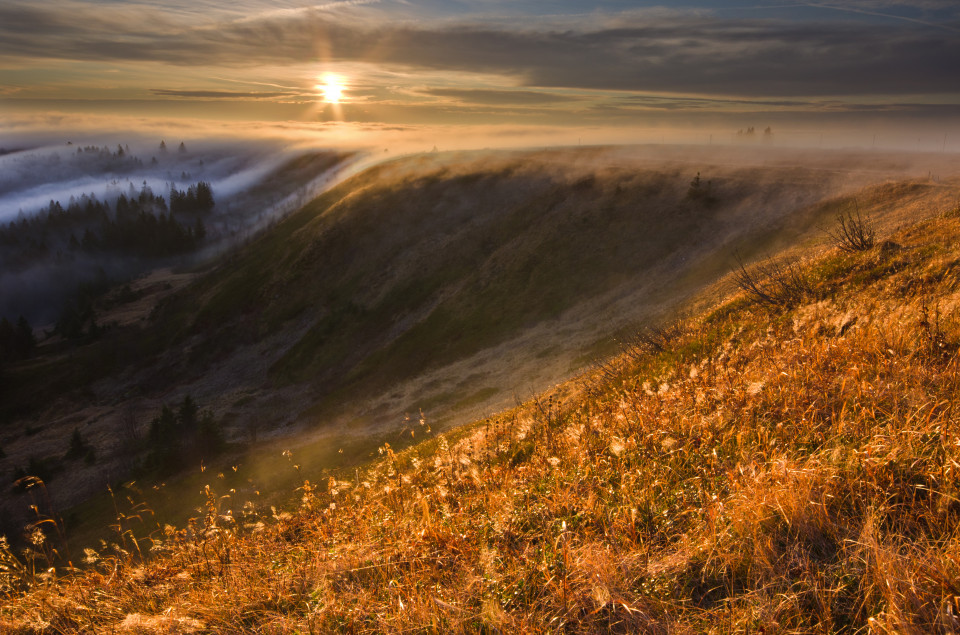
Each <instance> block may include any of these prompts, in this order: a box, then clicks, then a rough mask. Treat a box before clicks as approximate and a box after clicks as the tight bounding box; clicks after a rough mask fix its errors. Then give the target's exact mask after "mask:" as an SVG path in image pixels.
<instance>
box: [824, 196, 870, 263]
mask: <svg viewBox="0 0 960 635" xmlns="http://www.w3.org/2000/svg"><path fill="white" fill-rule="evenodd" d="M830 237H831V238H833V241H834V243H835V244H836V245H837V247H839V248H840V249H841V250H842V251H847V252H850V253H853V252H857V251H868V250H870V249H872V248H873V245H874V244H875V243H876V238H877V236H876V231H875V230H874V228H873V226H872V225H871V224H870V222H869V221H868V220H867V219H865V218H864V217H863V216H861V215H860V206H859V205H857V203H856V202H854V205H853V211H850V210H847V211H846V212H843V211H839V212H837V222H836V225H835V226H834V229H833V231H831V232H830Z"/></svg>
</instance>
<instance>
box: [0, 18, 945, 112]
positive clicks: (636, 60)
mask: <svg viewBox="0 0 960 635" xmlns="http://www.w3.org/2000/svg"><path fill="white" fill-rule="evenodd" d="M111 6H113V5H111ZM64 7H69V11H66V10H65V9H64ZM350 10H352V11H370V13H369V14H365V15H366V19H357V20H353V19H351V20H350V21H346V20H341V19H339V18H338V17H337V16H336V15H334V14H331V13H330V12H329V11H324V10H318V9H303V10H296V11H284V12H282V13H281V14H266V15H255V16H252V17H249V18H245V19H243V20H234V21H231V20H225V21H221V22H214V23H203V22H201V23H200V26H194V25H192V24H188V23H186V22H183V23H174V22H173V21H172V19H171V18H170V17H169V16H165V17H163V18H162V19H159V20H158V21H157V22H156V26H155V27H154V26H153V24H154V23H153V22H150V21H147V20H145V19H144V15H145V14H143V13H142V11H141V12H140V13H138V12H137V11H135V10H133V9H127V10H123V11H118V12H113V10H112V9H111V12H105V11H103V9H102V7H96V8H95V9H94V8H93V7H91V5H89V4H70V5H64V4H58V3H54V4H52V5H47V4H45V5H44V6H42V7H37V6H35V5H34V4H27V3H24V2H20V1H16V0H14V1H13V2H5V3H3V5H2V6H0V56H9V57H10V58H11V59H24V58H28V59H29V58H32V59H51V58H52V59H73V60H87V61H109V62H114V63H123V62H127V63H129V62H131V61H133V62H137V61H142V62H147V61H149V62H160V63H165V64H170V65H181V66H188V65H189V66H193V67H196V66H207V67H215V66H219V67H232V68H250V67H256V66H258V65H259V66H270V65H273V66H276V65H280V66H283V65H302V64H308V63H317V62H318V60H319V61H321V62H367V63H371V64H374V65H377V66H380V67H383V68H396V69H407V70H414V71H416V70H440V71H455V72H465V73H484V74H495V75H498V76H502V77H505V78H509V79H510V80H511V81H513V82H515V83H518V84H519V85H521V86H524V87H526V88H528V89H531V88H538V89H540V88H552V89H580V90H618V91H619V90H622V91H643V92H645V93H657V92H660V93H685V94H696V95H715V96H740V97H776V98H792V97H810V96H841V95H857V94H873V95H909V94H948V93H952V92H955V91H956V90H957V88H956V87H957V86H960V66H958V65H957V64H956V60H957V59H960V37H958V35H957V33H955V32H952V31H949V30H945V29H944V28H933V27H929V26H925V25H922V24H917V23H916V22H915V21H914V22H904V21H901V20H889V21H883V20H880V19H879V18H870V19H867V18H864V19H863V20H859V19H847V20H843V21H834V22H825V21H819V22H802V21H795V20H794V21H790V20H785V19H767V20H736V21H734V20H724V19H720V18H717V17H714V16H709V15H701V14H688V15H674V14H665V15H663V16H658V15H655V14H652V15H644V16H642V17H636V16H630V15H629V14H623V16H622V17H621V18H620V19H618V20H606V21H605V22H602V23H598V22H596V21H587V22H586V23H585V24H586V25H587V26H585V27H583V28H580V29H576V28H570V27H568V26H566V24H565V25H564V28H552V27H551V26H550V25H549V23H548V24H547V25H546V26H543V27H539V28H527V29H521V28H516V27H514V28H510V27H506V26H503V25H501V24H493V23H485V22H483V21H482V20H480V19H473V21H472V22H471V23H462V24H452V23H451V22H450V21H448V20H444V21H439V22H430V21H421V22H412V23H411V22H391V21H387V20H381V21H378V20H377V19H376V14H375V13H373V12H372V11H373V10H371V9H365V8H363V7H360V8H351V9H350ZM868 17H869V16H868ZM148 24H149V25H151V26H150V28H148V26H147V25H148ZM940 24H941V26H942V27H947V28H948V29H954V28H956V27H957V24H956V22H952V23H947V22H941V23H940ZM435 90H440V89H435ZM185 92H191V91H172V92H170V93H169V96H181V97H185V96H188V95H186V94H183V93H185ZM196 92H201V91H196ZM204 92H205V91H204ZM209 92H210V93H211V94H209V95H207V97H210V98H220V96H219V95H214V94H213V93H217V92H219V91H209ZM510 92H511V91H502V92H501V91H489V92H486V93H484V92H473V93H467V92H463V91H461V92H460V93H459V94H454V93H447V94H445V95H444V94H440V93H434V94H436V95H437V96H446V97H452V98H456V99H460V100H463V101H472V102H473V103H485V104H492V103H527V104H534V103H540V104H544V103H549V102H550V101H553V100H556V99H562V98H559V97H550V96H545V97H536V96H534V94H535V93H534V92H533V91H526V92H523V91H521V92H518V93H516V94H514V95H513V96H512V97H510V95H509V94H508V93H510ZM198 96H199V95H198ZM251 97H252V94H251V95H248V97H247V98H251ZM511 98H512V99H514V100H518V101H512V102H508V99H511ZM537 100H540V101H537Z"/></svg>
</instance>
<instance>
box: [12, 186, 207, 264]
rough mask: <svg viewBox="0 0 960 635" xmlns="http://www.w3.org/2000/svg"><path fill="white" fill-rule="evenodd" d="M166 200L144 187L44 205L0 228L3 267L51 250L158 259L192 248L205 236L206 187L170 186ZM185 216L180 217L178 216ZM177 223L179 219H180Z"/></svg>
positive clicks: (42, 254)
mask: <svg viewBox="0 0 960 635" xmlns="http://www.w3.org/2000/svg"><path fill="white" fill-rule="evenodd" d="M168 196H169V200H170V202H169V205H168V203H167V200H166V199H165V198H164V197H163V196H161V195H157V194H154V193H153V191H152V190H151V188H150V187H149V186H148V185H147V184H146V183H144V184H143V187H142V188H141V190H140V191H139V193H138V192H136V191H135V190H133V186H132V184H131V189H130V192H129V193H128V194H124V193H121V194H120V195H119V196H117V198H116V200H115V201H114V203H113V206H112V208H111V205H110V203H109V202H107V201H101V200H99V199H97V197H96V196H94V195H86V194H84V195H82V196H81V197H80V198H79V199H77V198H74V197H71V198H70V201H69V202H68V205H67V207H66V208H64V206H63V205H62V204H61V203H60V201H54V200H51V201H50V203H49V204H48V205H47V206H46V207H45V208H43V209H41V210H40V211H39V213H37V214H36V215H34V216H31V217H27V216H26V215H23V214H21V215H20V216H19V217H18V218H17V219H16V220H14V221H10V222H9V223H8V224H7V225H6V226H3V225H0V248H3V252H4V253H3V258H2V260H3V261H4V264H6V265H7V266H11V267H16V266H17V265H26V264H29V263H30V262H32V261H35V260H37V259H38V258H41V257H44V256H49V255H50V254H51V253H53V252H57V251H59V252H61V253H62V252H63V251H64V250H66V251H67V252H71V251H86V252H109V253H118V254H125V255H135V256H148V257H162V256H171V255H176V254H180V253H185V252H189V251H192V250H193V249H196V248H197V246H199V245H200V244H201V243H202V242H203V241H204V239H205V238H206V236H207V229H206V226H205V224H204V222H203V218H202V217H203V216H204V215H205V214H207V213H209V212H210V211H211V210H212V209H213V208H214V206H215V204H216V202H215V200H214V196H213V189H212V188H211V186H210V184H209V183H207V182H204V181H199V182H197V183H195V184H193V185H190V186H189V187H187V189H186V190H183V189H177V188H176V187H175V186H171V188H170V192H169V195H168ZM184 217H186V218H184ZM181 219H183V220H181Z"/></svg>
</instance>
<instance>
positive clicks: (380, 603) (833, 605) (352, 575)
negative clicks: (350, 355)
mask: <svg viewBox="0 0 960 635" xmlns="http://www.w3.org/2000/svg"><path fill="white" fill-rule="evenodd" d="M954 192H955V191H954ZM915 193H916V186H914V185H907V186H897V187H893V188H888V189H887V190H886V194H885V196H884V204H885V205H887V206H889V207H890V208H891V214H892V215H893V216H894V217H898V218H899V219H900V220H901V221H903V219H904V217H905V216H910V215H913V216H915V217H916V216H923V215H924V213H923V212H922V211H921V212H918V211H916V210H915V211H913V212H910V211H909V210H910V205H911V200H912V199H911V196H913V195H914V194H915ZM954 195H955V194H954ZM941 211H942V212H943V213H942V214H941V215H939V216H936V217H933V218H927V219H926V220H919V221H917V220H915V221H913V222H910V223H904V224H903V225H902V226H901V227H899V228H898V229H896V230H893V229H884V228H883V227H882V226H880V231H879V236H878V240H877V242H876V244H875V245H873V246H872V247H870V248H869V249H866V250H864V251H854V252H846V251H841V250H839V249H837V248H836V247H833V246H829V245H828V246H821V247H819V248H815V247H813V246H809V247H806V248H803V249H800V250H798V251H795V253H798V254H800V255H802V256H804V260H803V262H802V263H801V264H799V265H796V266H793V267H786V266H782V267H773V266H770V265H769V264H768V265H766V266H764V267H763V268H761V269H758V268H753V267H748V268H747V269H746V270H745V271H744V272H743V274H744V275H745V276H746V279H745V281H746V282H752V283H754V292H753V293H751V292H748V291H744V290H742V288H743V287H746V286H749V285H747V284H742V285H740V286H741V290H740V291H736V292H733V293H730V294H728V295H725V296H723V297H722V299H721V301H720V302H719V303H713V304H712V306H710V308H709V309H707V310H705V311H703V312H702V313H699V314H696V315H692V316H691V317H688V318H686V319H684V320H681V321H678V322H676V323H672V324H671V325H668V326H665V327H664V328H661V329H656V330H650V331H645V332H644V334H643V335H642V336H641V337H638V338H636V339H635V340H634V341H633V342H632V345H630V346H629V347H628V348H627V349H626V350H625V351H624V352H623V353H622V354H620V355H619V356H616V357H613V358H611V359H609V360H608V361H607V362H605V363H604V364H602V365H599V366H598V367H596V368H595V369H594V370H593V371H591V372H588V373H585V374H583V375H581V376H579V377H578V378H576V379H574V380H571V381H569V382H566V383H563V384H561V385H559V386H557V387H555V388H554V389H551V390H549V391H547V392H545V393H542V394H540V395H538V396H537V397H536V398H534V399H532V400H530V401H528V402H526V403H524V404H521V405H518V406H517V407H515V408H513V409H512V410H508V411H505V412H503V413H501V414H499V415H497V416H495V417H490V418H487V419H482V420H479V421H477V422H475V423H474V424H472V425H470V426H467V427H464V428H460V429H458V430H456V431H453V432H451V433H449V434H447V435H439V436H438V435H436V433H434V432H431V431H430V427H431V421H430V419H429V417H427V418H426V419H425V420H421V421H420V422H419V425H418V424H417V423H416V422H414V423H413V428H414V433H415V435H416V438H418V439H419V438H423V437H424V436H426V437H427V440H426V441H425V442H423V443H421V444H419V445H416V446H413V447H411V448H409V449H407V450H404V451H395V450H394V449H393V448H391V447H390V446H389V445H384V446H381V448H380V455H381V458H380V459H379V460H378V461H376V462H374V463H372V464H370V465H369V466H365V467H363V468H362V469H361V468H357V469H350V470H343V471H340V472H331V473H328V474H327V475H325V477H324V478H323V479H322V480H321V481H320V482H316V480H315V479H312V480H310V479H308V480H303V481H302V482H301V483H300V486H299V487H298V488H297V491H296V497H297V500H296V502H295V504H294V505H293V506H291V507H290V508H289V509H285V510H284V509H280V510H277V509H275V508H269V507H266V506H258V505H257V504H255V503H252V504H249V505H245V506H243V507H242V508H241V507H239V506H238V505H237V504H236V501H237V500H238V498H237V497H238V496H239V494H238V493H237V492H234V491H233V490H230V489H229V487H230V486H229V485H228V484H227V477H223V476H222V475H215V474H212V473H210V474H209V478H208V480H207V482H208V483H209V486H208V488H207V489H206V493H207V499H206V505H205V507H204V508H202V509H200V510H199V511H200V513H199V514H198V515H197V516H196V518H195V519H194V520H192V521H191V522H190V523H189V524H187V525H186V526H185V527H183V528H179V529H177V528H174V527H169V526H168V527H156V528H155V529H154V530H152V531H151V522H153V521H151V520H150V515H149V513H148V511H147V510H145V509H143V507H142V506H140V507H134V508H133V509H127V508H126V507H125V506H124V505H121V507H120V508H119V511H118V516H117V520H116V537H115V540H114V541H113V542H112V543H110V544H105V545H104V546H103V547H102V548H100V549H97V550H96V551H93V550H88V551H87V552H86V554H85V560H86V562H87V568H86V570H84V571H82V572H77V573H69V572H66V573H55V572H53V571H48V570H47V568H48V566H49V565H50V564H52V563H55V562H57V560H56V556H55V555H54V550H62V547H61V545H60V543H58V541H57V538H56V532H55V531H52V528H53V526H54V523H53V522H44V523H41V524H40V525H39V526H38V531H42V530H47V531H46V534H43V533H35V544H34V547H33V548H32V549H31V550H29V551H28V553H27V554H26V555H21V554H14V553H11V552H9V551H6V552H4V555H3V557H2V560H0V567H2V568H0V576H2V577H0V581H2V584H3V587H2V588H3V593H4V594H5V599H4V600H3V604H2V605H0V627H2V629H4V630H5V632H11V633H55V632H105V631H111V630H112V631H115V632H130V633H163V632H180V633H190V632H194V633H205V632H235V631H248V632H264V633H267V632H269V633H294V632H329V631H336V630H343V631H349V632H402V631H413V632H542V631H566V632H598V631H613V632H651V633H666V632H675V631H680V632H704V631H707V630H713V631H714V632H744V631H762V632H828V631H849V632H855V631H867V630H869V631H870V632H891V633H893V632H917V633H919V632H952V631H956V630H957V629H958V628H960V618H958V616H957V615H958V611H960V606H958V605H957V597H958V596H960V586H958V584H957V580H960V541H958V539H957V536H958V535H960V503H958V500H960V490H958V487H957V482H958V481H957V479H956V475H955V474H954V470H955V468H957V467H958V466H960V437H958V429H957V424H956V422H957V412H956V408H955V405H954V404H955V403H956V402H957V395H958V390H960V356H958V351H960V313H958V301H960V279H958V265H960V247H958V245H960V209H955V204H954V205H950V206H949V207H945V208H943V209H942V210H941ZM866 218H867V222H868V223H875V222H876V220H877V219H876V217H873V216H870V215H867V216H866ZM306 226H307V225H306V224H304V225H301V227H306ZM292 233H293V232H292V231H291V234H292ZM764 272H766V273H764ZM770 272H773V274H774V275H773V278H770V277H769V276H768V275H767V274H768V273H770ZM742 280H744V279H743V278H742ZM207 284H208V285H209V286H207V287H205V288H206V289H209V290H210V291H207V292H208V293H211V292H213V291H212V290H213V289H216V288H217V284H211V283H207ZM757 291H760V293H758V292H757ZM373 297H375V296H373ZM765 297H766V298H770V299H768V300H764V298H765ZM201 313H202V312H201ZM255 319H266V318H265V317H264V316H256V318H255ZM255 319H254V318H251V322H252V323H255ZM290 460H291V466H290V468H289V469H290V470H291V472H295V473H298V471H299V470H300V467H299V466H294V465H293V464H294V463H296V462H297V460H298V457H297V454H296V453H295V452H294V454H293V456H292V457H291V458H290ZM134 502H135V501H134ZM147 534H149V536H148V535H147ZM136 536H139V538H137V537H136ZM59 557H63V554H59ZM73 557H74V559H75V560H77V561H79V560H80V559H81V556H80V555H79V554H74V556H73Z"/></svg>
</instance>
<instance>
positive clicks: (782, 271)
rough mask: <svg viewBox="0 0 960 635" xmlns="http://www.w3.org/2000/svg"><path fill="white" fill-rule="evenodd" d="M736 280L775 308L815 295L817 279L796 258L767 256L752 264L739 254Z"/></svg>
mask: <svg viewBox="0 0 960 635" xmlns="http://www.w3.org/2000/svg"><path fill="white" fill-rule="evenodd" d="M733 279H734V283H735V284H736V285H737V287H739V289H740V290H741V291H743V292H744V293H746V294H747V297H749V298H750V299H751V300H753V301H754V302H756V303H758V304H761V305H764V306H768V307H771V308H787V307H791V306H795V305H797V304H799V303H800V301H801V300H803V299H804V298H805V297H807V296H810V295H813V293H814V287H813V283H812V282H811V281H810V279H809V278H808V276H807V274H806V273H805V272H804V271H803V270H802V269H801V267H800V266H799V265H798V264H797V263H795V262H784V261H778V260H772V259H771V260H766V261H764V262H760V263H757V264H755V265H752V266H751V267H749V268H748V267H747V266H746V264H744V262H743V259H742V258H740V256H737V269H736V270H735V271H734V278H733Z"/></svg>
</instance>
